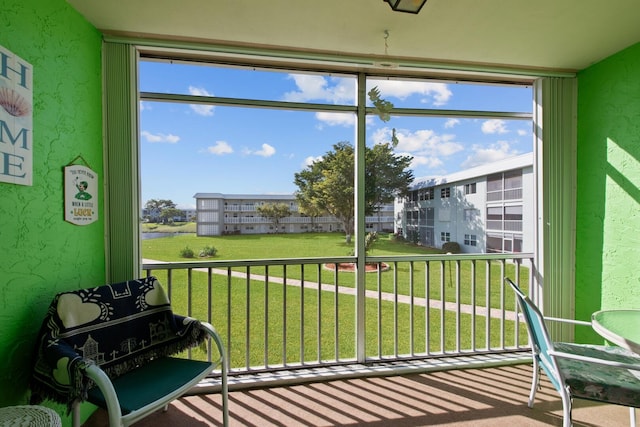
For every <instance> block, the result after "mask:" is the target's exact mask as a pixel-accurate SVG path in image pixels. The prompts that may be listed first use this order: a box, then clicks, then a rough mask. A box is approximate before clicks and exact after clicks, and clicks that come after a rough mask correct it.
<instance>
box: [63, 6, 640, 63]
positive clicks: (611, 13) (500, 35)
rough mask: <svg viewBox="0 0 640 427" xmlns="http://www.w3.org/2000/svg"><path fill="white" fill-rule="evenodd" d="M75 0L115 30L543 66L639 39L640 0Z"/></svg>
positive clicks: (583, 59) (105, 28) (592, 56)
mask: <svg viewBox="0 0 640 427" xmlns="http://www.w3.org/2000/svg"><path fill="white" fill-rule="evenodd" d="M67 1H68V2H69V3H70V4H71V5H72V6H73V7H74V8H75V9H77V10H78V11H79V12H80V13H81V14H82V15H83V16H85V17H86V19H87V20H89V21H90V22H91V23H92V24H93V25H95V26H96V27H97V28H98V29H100V30H101V31H102V32H104V33H106V34H116V35H127V36H144V37H153V38H163V39H172V40H196V41H204V42H213V43H230V44H239V45H256V46H266V47H275V48H286V49H294V50H298V49H302V50H311V51H318V52H326V53H337V54H341V55H358V56H360V55H365V56H374V57H378V58H379V57H385V56H388V57H389V58H390V59H393V58H408V59H411V60H420V61H436V62H448V63H450V62H454V63H466V64H468V63H471V64H483V65H491V66H507V67H519V68H520V67H524V68H534V69H543V70H561V71H564V70H568V71H572V70H581V69H584V68H586V67H588V66H589V65H591V64H593V63H595V62H598V61H599V60H601V59H603V58H606V57H607V56H609V55H611V54H613V53H616V52H618V51H620V50H622V49H624V48H626V47H628V46H630V45H632V44H635V43H637V42H639V41H640V1H639V0H535V1H529V0H428V1H427V4H426V5H425V6H424V7H423V9H422V11H421V12H420V14H419V15H413V14H407V13H400V12H393V11H392V10H391V9H390V7H389V5H388V4H386V3H385V2H384V1H383V0H67ZM385 30H388V32H389V37H388V39H387V48H386V51H385V38H384V32H385Z"/></svg>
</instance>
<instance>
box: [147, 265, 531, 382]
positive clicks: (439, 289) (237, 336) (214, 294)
mask: <svg viewBox="0 0 640 427" xmlns="http://www.w3.org/2000/svg"><path fill="white" fill-rule="evenodd" d="M355 261H356V258H355V257H326V258H300V259H265V260H239V261H207V262H179V263H164V262H153V261H150V260H146V261H145V262H144V264H143V266H142V268H143V270H144V271H145V272H146V274H148V275H154V276H156V277H157V278H158V279H159V280H160V282H161V283H162V284H163V285H165V287H166V288H167V289H168V293H169V296H170V298H171V301H172V305H173V307H174V310H176V312H178V313H185V314H187V315H189V316H193V317H196V318H199V319H203V320H206V321H209V322H210V323H211V324H213V325H214V326H215V327H216V328H217V329H218V331H219V332H220V333H221V334H222V336H223V339H224V342H225V345H226V349H227V351H228V353H229V360H230V368H231V370H230V374H232V375H234V374H246V373H256V372H265V371H274V370H284V369H294V368H310V367H331V366H335V365H340V364H352V363H360V364H367V363H375V362H399V361H413V360H417V359H421V360H427V359H432V358H438V357H443V356H447V357H449V356H463V355H464V356H469V355H482V354H488V353H501V352H503V353H504V352H516V351H522V350H524V349H527V348H528V341H527V334H526V329H525V327H524V326H523V325H522V324H521V323H519V322H518V321H517V308H516V307H517V306H516V301H515V297H514V295H513V294H512V293H511V291H510V290H509V289H507V288H505V286H504V277H510V278H512V279H513V280H515V281H517V282H518V283H520V285H521V286H523V287H524V288H525V289H528V288H529V286H530V285H531V284H532V283H533V280H534V277H536V276H535V265H534V262H533V255H532V254H460V255H419V256H418V255H416V256H411V255H403V256H369V257H366V265H367V271H368V272H367V273H364V274H365V277H364V280H357V278H356V273H355V272H354V271H353V265H352V264H351V263H353V262H355ZM358 283H364V289H358ZM192 352H193V354H192V357H196V358H198V357H204V353H203V354H202V355H201V354H199V353H198V351H196V350H193V351H192Z"/></svg>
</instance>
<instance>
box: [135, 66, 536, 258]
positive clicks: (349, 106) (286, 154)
mask: <svg viewBox="0 0 640 427" xmlns="http://www.w3.org/2000/svg"><path fill="white" fill-rule="evenodd" d="M359 81H361V82H362V81H364V82H366V83H365V86H366V87H365V88H361V91H360V93H362V90H364V93H369V91H371V90H372V89H373V88H376V89H377V90H378V91H379V95H380V97H381V98H382V99H383V100H385V101H388V102H389V103H391V104H392V105H393V108H391V109H390V110H389V111H388V112H384V111H383V112H381V111H379V110H378V109H376V108H375V107H376V106H375V105H374V104H373V103H372V102H371V99H370V98H369V97H364V96H362V95H361V96H360V97H359V96H358V82H359ZM139 88H140V100H141V102H140V136H139V137H140V141H139V142H140V153H141V158H140V164H141V177H140V180H141V197H140V203H141V206H142V207H143V208H145V209H143V211H142V212H141V220H142V221H143V231H149V230H154V229H159V228H161V227H160V225H162V223H171V224H173V225H174V226H175V224H176V223H177V222H181V221H179V220H181V219H187V221H186V223H187V224H185V225H184V229H183V230H180V231H187V232H190V233H195V234H197V235H198V236H222V235H227V234H270V233H326V232H329V231H331V232H336V231H338V232H341V233H345V234H347V235H348V234H350V233H352V232H353V231H354V226H355V218H354V216H355V200H356V199H355V197H354V196H355V193H356V191H361V190H358V188H354V187H353V174H354V170H355V164H354V163H355V162H354V163H352V164H351V165H349V167H348V168H346V169H345V170H341V171H340V173H338V172H336V173H334V174H333V175H332V176H331V179H332V182H333V185H335V188H338V189H340V194H339V198H337V201H335V200H332V203H334V204H335V203H337V204H342V205H348V206H347V207H346V208H345V209H344V210H342V211H340V212H339V214H336V213H334V212H328V211H327V210H322V209H321V210H317V209H314V206H306V205H304V204H303V203H302V201H301V200H300V199H299V198H297V197H296V194H297V193H299V192H301V191H302V187H301V186H300V180H301V178H304V179H311V177H310V175H305V173H306V172H309V173H311V172H312V171H311V169H310V167H311V165H313V164H314V162H318V161H322V160H323V159H326V158H327V156H332V155H335V154H340V155H342V154H344V153H343V149H344V148H345V147H350V148H349V149H350V150H352V151H351V152H350V154H351V157H350V158H351V159H356V158H357V156H358V153H357V152H355V154H354V151H357V150H356V149H357V146H358V141H362V140H364V141H365V146H366V147H367V148H366V149H367V150H372V149H373V148H374V147H376V146H377V145H380V144H389V146H391V147H392V152H393V155H396V156H406V157H407V158H409V159H410V163H409V166H408V168H407V169H408V171H409V172H410V175H411V177H412V178H413V179H412V180H411V182H409V183H408V192H406V193H404V194H401V193H400V192H399V191H396V192H395V193H394V192H393V191H392V192H387V193H385V194H384V197H383V198H381V199H380V200H378V201H377V203H376V204H375V210H371V209H368V210H366V212H365V215H366V218H365V221H364V224H365V231H377V232H381V233H389V234H391V233H393V234H395V235H397V236H401V237H402V238H404V239H406V240H409V241H411V242H414V243H418V244H419V245H420V246H422V247H433V248H434V249H438V248H439V247H440V246H441V243H442V242H445V241H452V242H458V243H460V244H461V245H464V250H465V251H469V252H492V251H497V250H499V251H507V252H511V251H515V250H523V251H525V252H533V245H534V243H533V236H526V235H524V236H523V235H521V234H520V233H519V232H521V231H522V229H523V228H524V229H527V227H528V229H533V227H532V226H531V227H529V225H530V224H526V222H527V221H529V220H533V218H535V215H533V213H532V212H531V213H530V214H526V213H523V212H522V210H523V205H524V206H527V207H528V208H531V207H532V206H534V202H533V196H534V193H533V191H531V187H532V185H533V184H532V182H533V167H532V166H533V154H532V152H533V136H532V96H533V95H532V88H531V86H530V82H521V83H501V84H498V83H495V82H491V83H484V82H481V81H449V80H435V79H429V78H426V77H425V78H416V77H408V76H407V77H392V76H380V75H364V78H363V75H362V74H358V73H347V72H344V71H340V72H336V71H331V70H328V71H323V72H316V71H313V72H311V71H308V70H300V69H294V68H292V69H277V68H265V67H257V66H247V65H240V64H238V65H230V64H216V63H215V62H211V63H202V62H189V61H177V60H157V59H151V58H145V57H144V56H143V57H142V58H141V60H140V62H139ZM359 103H360V104H362V105H359ZM363 103H364V104H363ZM359 107H360V108H366V111H367V114H366V115H364V116H359V115H358V108H359ZM359 117H361V118H360V120H364V123H361V124H359V123H358V120H359ZM359 129H360V131H359ZM358 132H361V134H359V133H358ZM362 133H363V134H362ZM523 156H524V157H526V159H525V160H522V158H523ZM527 156H528V157H527ZM512 159H519V160H514V161H512ZM514 162H515V164H516V166H520V165H521V167H517V168H516V169H513V163H514ZM523 171H524V172H523ZM334 172H335V171H334ZM372 175H375V173H372V172H370V171H368V172H367V173H366V180H367V182H366V183H365V185H366V186H367V187H366V191H367V192H369V191H371V186H374V185H375V184H374V178H375V176H374V177H373V178H372ZM304 179H303V180H302V181H303V184H304V182H305V181H304ZM338 184H339V185H338ZM350 186H351V187H350ZM527 188H528V190H527ZM390 195H393V196H394V197H391V196H390ZM524 197H530V198H531V202H530V203H523V204H521V205H518V206H513V203H510V206H505V201H513V200H516V201H519V200H521V199H523V198H524ZM496 202H499V205H498V204H496ZM492 203H493V204H492ZM265 205H267V206H275V205H283V206H285V208H286V209H285V215H283V216H280V217H279V218H276V217H274V216H269V215H267V214H265V211H264V210H263V208H264V207H265ZM167 210H169V212H167ZM150 212H154V215H150ZM469 212H474V215H473V216H470V215H469V214H468V213H469ZM427 213H428V214H427ZM349 216H350V218H351V220H349ZM189 219H194V221H188V220H189ZM498 223H499V224H500V227H499V228H498V227H497V224H498ZM489 232H491V234H489ZM496 232H499V233H496ZM506 232H508V233H510V234H509V235H507V234H505V233H506ZM514 233H516V234H514ZM443 235H445V236H447V238H446V239H444V240H443V239H442V238H440V239H435V238H434V236H440V237H442V236H443ZM142 236H143V239H145V237H148V236H149V237H150V236H151V233H149V235H148V236H147V235H146V233H143V235H142ZM470 236H473V238H471V237H470ZM476 236H485V238H477V237H476ZM497 239H499V240H500V244H499V245H498V243H497ZM485 242H486V243H485ZM505 242H506V243H505ZM510 242H518V243H517V244H516V243H510ZM144 248H145V246H144V244H143V245H142V252H143V257H144V256H145V255H144V250H145V249H144ZM498 248H499V249H498ZM297 255H298V256H314V255H319V254H314V253H311V252H310V253H308V254H307V253H305V254H297ZM322 255H343V254H342V253H338V252H336V253H333V254H322ZM274 256H287V254H286V253H282V254H274Z"/></svg>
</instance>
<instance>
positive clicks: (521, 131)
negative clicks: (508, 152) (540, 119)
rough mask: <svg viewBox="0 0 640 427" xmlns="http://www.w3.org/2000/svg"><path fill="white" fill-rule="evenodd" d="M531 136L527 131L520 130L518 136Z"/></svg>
mask: <svg viewBox="0 0 640 427" xmlns="http://www.w3.org/2000/svg"><path fill="white" fill-rule="evenodd" d="M527 135H529V132H528V131H526V130H525V129H518V136H527Z"/></svg>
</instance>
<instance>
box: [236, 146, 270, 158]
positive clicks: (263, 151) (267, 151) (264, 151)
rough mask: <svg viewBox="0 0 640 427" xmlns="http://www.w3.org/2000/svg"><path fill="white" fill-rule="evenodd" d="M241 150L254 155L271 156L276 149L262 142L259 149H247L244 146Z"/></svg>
mask: <svg viewBox="0 0 640 427" xmlns="http://www.w3.org/2000/svg"><path fill="white" fill-rule="evenodd" d="M242 152H243V153H244V154H246V155H254V156H262V157H271V156H273V155H274V154H276V149H275V148H273V147H272V146H271V145H269V144H262V148H261V149H260V150H255V151H253V150H249V149H248V148H245V149H244V150H242Z"/></svg>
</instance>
